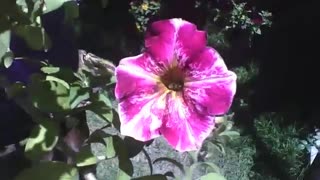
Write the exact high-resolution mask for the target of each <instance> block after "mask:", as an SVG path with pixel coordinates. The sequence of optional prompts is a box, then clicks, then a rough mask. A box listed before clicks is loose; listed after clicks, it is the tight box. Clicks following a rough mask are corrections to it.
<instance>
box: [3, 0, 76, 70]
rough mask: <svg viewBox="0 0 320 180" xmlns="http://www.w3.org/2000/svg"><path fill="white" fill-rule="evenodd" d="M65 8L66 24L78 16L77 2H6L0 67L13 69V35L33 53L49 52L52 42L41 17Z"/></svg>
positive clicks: (52, 0) (32, 0) (19, 0)
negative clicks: (11, 46) (37, 51)
mask: <svg viewBox="0 0 320 180" xmlns="http://www.w3.org/2000/svg"><path fill="white" fill-rule="evenodd" d="M61 6H63V7H64V8H65V12H66V21H69V20H70V19H73V18H75V17H77V16H78V15H79V11H78V8H77V4H76V2H75V1H68V0H58V1H54V0H17V1H16V2H15V1H11V0H4V1H1V7H0V64H2V65H4V66H5V67H6V68H8V67H10V65H11V64H12V60H13V58H14V54H13V53H12V52H11V50H10V35H11V33H15V34H16V35H17V36H19V37H21V38H23V40H24V41H25V42H26V44H27V45H28V46H29V47H30V48H31V49H33V50H43V51H45V50H47V49H49V48H50V47H51V41H50V38H49V37H48V35H47V33H46V31H45V30H44V28H43V27H42V25H41V24H42V22H41V18H40V16H41V15H43V14H46V13H49V12H51V11H54V10H56V9H58V8H59V7H61Z"/></svg>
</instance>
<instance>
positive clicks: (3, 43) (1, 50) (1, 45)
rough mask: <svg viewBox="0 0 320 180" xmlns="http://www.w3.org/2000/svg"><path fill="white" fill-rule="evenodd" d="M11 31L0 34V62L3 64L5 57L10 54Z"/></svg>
mask: <svg viewBox="0 0 320 180" xmlns="http://www.w3.org/2000/svg"><path fill="white" fill-rule="evenodd" d="M9 47H10V31H5V32H3V33H1V34H0V62H1V64H2V62H3V60H4V58H5V55H6V54H7V53H8V52H10V49H9Z"/></svg>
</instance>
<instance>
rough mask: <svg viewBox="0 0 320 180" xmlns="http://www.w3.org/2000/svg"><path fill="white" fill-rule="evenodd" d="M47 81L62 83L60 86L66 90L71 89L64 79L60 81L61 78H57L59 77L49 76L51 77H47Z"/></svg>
mask: <svg viewBox="0 0 320 180" xmlns="http://www.w3.org/2000/svg"><path fill="white" fill-rule="evenodd" d="M46 81H54V82H57V83H60V84H61V85H63V86H64V87H65V88H67V89H70V86H69V84H68V83H67V82H66V81H64V80H62V79H60V78H57V77H54V76H49V75H48V76H46Z"/></svg>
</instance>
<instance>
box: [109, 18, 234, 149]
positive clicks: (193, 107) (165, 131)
mask: <svg viewBox="0 0 320 180" xmlns="http://www.w3.org/2000/svg"><path fill="white" fill-rule="evenodd" d="M145 49H146V50H145V52H144V53H142V54H140V55H138V56H134V57H127V58H124V59H122V60H121V61H120V63H119V65H118V66H117V68H116V80H117V83H116V88H115V95H116V98H117V100H118V101H119V105H118V112H119V117H120V122H121V127H120V131H121V134H123V135H126V136H131V137H133V138H135V139H137V140H140V141H148V140H151V139H154V138H156V137H159V136H160V135H162V136H163V137H165V139H166V140H167V141H168V143H169V144H170V145H171V146H172V147H173V148H175V149H176V150H178V151H181V152H183V151H191V150H197V149H199V148H200V147H201V145H202V142H203V141H204V140H205V139H206V138H207V137H208V135H209V134H210V133H211V132H212V130H213V129H214V127H215V116H216V115H221V114H225V113H226V112H227V111H228V110H229V108H230V106H231V103H232V101H233V97H234V94H235V92H236V75H235V73H233V72H231V71H229V70H228V69H227V67H226V65H225V63H224V61H223V59H222V58H221V56H220V55H219V54H218V52H217V51H216V50H214V49H213V48H210V47H207V46H206V33H205V32H204V31H198V30H197V27H196V26H195V25H194V24H192V23H190V22H187V21H184V20H182V19H169V20H161V21H157V22H154V23H153V24H151V26H150V27H149V29H148V30H147V34H146V38H145Z"/></svg>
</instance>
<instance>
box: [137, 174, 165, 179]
mask: <svg viewBox="0 0 320 180" xmlns="http://www.w3.org/2000/svg"><path fill="white" fill-rule="evenodd" d="M132 180H167V176H166V175H163V174H154V175H150V176H142V177H138V178H134V179H132Z"/></svg>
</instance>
